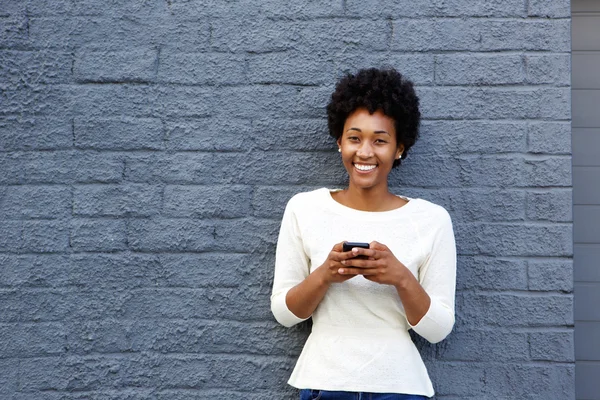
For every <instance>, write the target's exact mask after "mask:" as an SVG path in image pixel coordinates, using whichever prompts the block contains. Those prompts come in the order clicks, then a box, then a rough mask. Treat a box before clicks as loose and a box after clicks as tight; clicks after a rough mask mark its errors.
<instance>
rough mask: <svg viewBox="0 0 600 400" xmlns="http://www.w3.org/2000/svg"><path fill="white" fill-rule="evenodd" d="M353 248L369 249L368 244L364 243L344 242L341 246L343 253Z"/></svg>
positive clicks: (364, 257) (363, 257)
mask: <svg viewBox="0 0 600 400" xmlns="http://www.w3.org/2000/svg"><path fill="white" fill-rule="evenodd" d="M354 247H360V248H362V249H368V248H369V243H365V242H344V244H343V245H342V250H343V251H344V252H346V251H350V250H352V249H353V248H354ZM354 258H362V259H366V258H368V257H367V256H356V257H354Z"/></svg>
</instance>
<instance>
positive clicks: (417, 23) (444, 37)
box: [391, 3, 570, 52]
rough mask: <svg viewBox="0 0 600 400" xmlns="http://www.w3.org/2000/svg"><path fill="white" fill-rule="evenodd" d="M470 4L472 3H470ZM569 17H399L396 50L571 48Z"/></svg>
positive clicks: (395, 31) (395, 39) (395, 25)
mask: <svg viewBox="0 0 600 400" xmlns="http://www.w3.org/2000/svg"><path fill="white" fill-rule="evenodd" d="M469 4H470V3H469ZM569 30H570V24H569V21H568V20H526V19H514V20H511V19H509V20H494V19H485V18H482V19H460V20H457V19H454V18H448V19H429V20H421V19H399V20H396V21H394V23H393V31H392V32H393V35H392V43H391V46H392V49H393V50H395V51H401V50H404V51H419V52H422V51H432V50H443V51H448V50H459V51H460V50H468V51H500V50H534V51H542V50H545V51H564V52H568V51H569V47H570V39H569V38H570V36H569Z"/></svg>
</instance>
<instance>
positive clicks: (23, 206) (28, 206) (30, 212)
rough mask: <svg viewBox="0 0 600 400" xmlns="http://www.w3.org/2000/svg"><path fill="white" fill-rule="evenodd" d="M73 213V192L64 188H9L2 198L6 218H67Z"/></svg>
mask: <svg viewBox="0 0 600 400" xmlns="http://www.w3.org/2000/svg"><path fill="white" fill-rule="evenodd" d="M70 213H71V190H70V189H69V188H67V187H63V186H8V187H7V188H6V194H5V195H4V196H3V198H2V208H1V209H0V216H1V217H4V218H65V217H67V216H69V215H70Z"/></svg>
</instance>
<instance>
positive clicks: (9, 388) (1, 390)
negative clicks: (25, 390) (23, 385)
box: [0, 359, 19, 398]
mask: <svg viewBox="0 0 600 400" xmlns="http://www.w3.org/2000/svg"><path fill="white" fill-rule="evenodd" d="M18 365H19V362H18V361H15V360H11V359H7V360H0V395H2V396H6V397H7V398H8V396H12V395H13V394H14V393H16V392H17V389H18V381H19V379H18Z"/></svg>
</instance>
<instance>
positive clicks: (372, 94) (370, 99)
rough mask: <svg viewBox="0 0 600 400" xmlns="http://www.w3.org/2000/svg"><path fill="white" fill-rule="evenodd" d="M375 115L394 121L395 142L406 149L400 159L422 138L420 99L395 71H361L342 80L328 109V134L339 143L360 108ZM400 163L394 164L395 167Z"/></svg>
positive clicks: (411, 85) (332, 96)
mask: <svg viewBox="0 0 600 400" xmlns="http://www.w3.org/2000/svg"><path fill="white" fill-rule="evenodd" d="M362 107H364V108H366V109H367V110H369V113H371V114H373V113H374V112H376V111H377V110H381V111H382V112H383V113H384V114H385V115H387V116H388V117H391V118H393V119H394V122H395V127H396V141H397V142H398V144H402V145H404V152H403V153H402V155H401V158H406V153H407V152H408V150H409V149H410V148H411V147H412V145H413V144H415V142H416V140H417V138H418V136H419V121H420V119H421V112H420V111H419V98H418V97H417V94H416V93H415V89H414V88H413V83H412V82H411V81H410V80H408V79H406V78H404V77H403V76H402V74H400V73H399V72H398V71H396V70H395V69H393V68H389V69H377V68H368V69H361V70H359V71H358V72H357V73H356V74H354V75H352V74H348V75H346V76H345V77H344V78H342V79H340V81H339V82H338V83H337V85H336V87H335V91H334V92H333V93H332V95H331V101H330V102H329V104H328V105H327V124H328V126H329V134H330V135H331V136H333V137H334V138H335V139H336V140H338V139H339V138H340V137H341V136H342V133H343V130H344V123H345V122H346V118H348V115H350V114H351V113H352V112H354V110H356V109H358V108H362ZM398 165H400V160H395V161H394V165H393V166H394V167H397V166H398Z"/></svg>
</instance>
